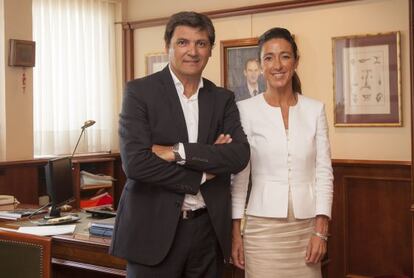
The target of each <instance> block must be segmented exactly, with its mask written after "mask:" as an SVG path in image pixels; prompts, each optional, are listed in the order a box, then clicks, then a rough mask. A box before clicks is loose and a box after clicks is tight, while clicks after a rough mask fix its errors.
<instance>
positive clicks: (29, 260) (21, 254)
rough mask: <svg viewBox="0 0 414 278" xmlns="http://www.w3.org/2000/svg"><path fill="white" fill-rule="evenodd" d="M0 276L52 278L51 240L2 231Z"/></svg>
mask: <svg viewBox="0 0 414 278" xmlns="http://www.w3.org/2000/svg"><path fill="white" fill-rule="evenodd" d="M0 265H1V267H0V276H1V277H14V278H32V277H33V278H50V277H51V274H50V272H51V270H50V269H51V238H50V237H40V236H35V235H29V234H22V233H17V232H9V231H2V230H0Z"/></svg>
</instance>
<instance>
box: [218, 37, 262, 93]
mask: <svg viewBox="0 0 414 278" xmlns="http://www.w3.org/2000/svg"><path fill="white" fill-rule="evenodd" d="M257 43H258V38H246V39H237V40H226V41H221V42H220V47H221V48H220V50H221V57H222V59H221V82H222V86H223V87H225V88H227V89H229V90H231V91H233V92H234V94H235V97H236V101H240V100H243V99H247V98H250V97H252V96H255V95H257V94H260V93H263V92H264V91H265V90H266V86H265V82H264V79H263V74H262V69H261V67H260V62H259V49H258V46H257Z"/></svg>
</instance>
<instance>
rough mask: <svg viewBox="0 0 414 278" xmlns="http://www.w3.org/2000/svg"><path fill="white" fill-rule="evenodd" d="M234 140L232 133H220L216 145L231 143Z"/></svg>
mask: <svg viewBox="0 0 414 278" xmlns="http://www.w3.org/2000/svg"><path fill="white" fill-rule="evenodd" d="M232 140H233V139H231V137H230V134H220V135H219V137H217V139H216V142H214V145H220V144H229V143H231V141H232Z"/></svg>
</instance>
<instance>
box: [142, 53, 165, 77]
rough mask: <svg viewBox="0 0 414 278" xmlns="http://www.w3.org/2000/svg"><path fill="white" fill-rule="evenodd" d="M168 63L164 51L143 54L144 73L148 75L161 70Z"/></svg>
mask: <svg viewBox="0 0 414 278" xmlns="http://www.w3.org/2000/svg"><path fill="white" fill-rule="evenodd" d="M167 64H168V54H167V53H165V52H157V53H150V54H147V55H145V74H146V75H150V74H153V73H156V72H158V71H161V70H162V69H163V68H164V67H165V66H166V65H167Z"/></svg>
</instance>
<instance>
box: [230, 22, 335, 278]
mask: <svg viewBox="0 0 414 278" xmlns="http://www.w3.org/2000/svg"><path fill="white" fill-rule="evenodd" d="M259 51H260V60H261V66H262V70H263V75H264V77H265V79H266V82H267V89H266V91H265V92H264V93H263V94H260V95H257V96H255V97H253V98H250V99H247V100H244V101H241V102H239V103H238V106H239V111H240V117H241V121H242V124H243V128H244V131H245V132H246V134H247V137H248V139H249V143H250V149H251V158H250V159H251V160H250V165H248V166H247V167H246V169H244V170H243V171H242V172H240V173H239V174H237V175H235V176H234V179H233V184H232V203H233V204H232V205H233V250H232V259H233V262H234V264H235V265H236V266H238V267H240V268H244V269H245V273H246V277H249V278H255V277H260V278H266V277H272V278H275V277H302V278H303V277H309V278H310V277H312V278H313V277H321V269H320V261H321V260H322V258H323V256H324V255H325V253H326V243H327V239H328V220H329V219H330V217H331V207H332V195H333V174H332V166H331V158H330V145H329V140H328V127H327V121H326V115H325V110H324V105H323V104H322V103H321V102H319V101H317V100H314V99H311V98H309V97H306V96H303V95H302V94H301V88H300V81H299V77H298V75H297V73H296V71H295V70H296V67H297V65H298V60H299V56H298V51H297V46H296V43H295V41H294V39H293V37H292V36H291V34H290V32H289V31H288V30H286V29H283V28H273V29H270V30H269V31H267V32H265V33H264V34H263V35H262V36H261V37H260V38H259ZM250 173H251V181H252V188H251V192H250V197H249V201H248V205H247V209H246V222H245V230H244V234H243V238H242V236H241V230H240V222H241V218H243V215H244V211H245V202H246V196H247V188H248V184H249V175H250Z"/></svg>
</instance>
